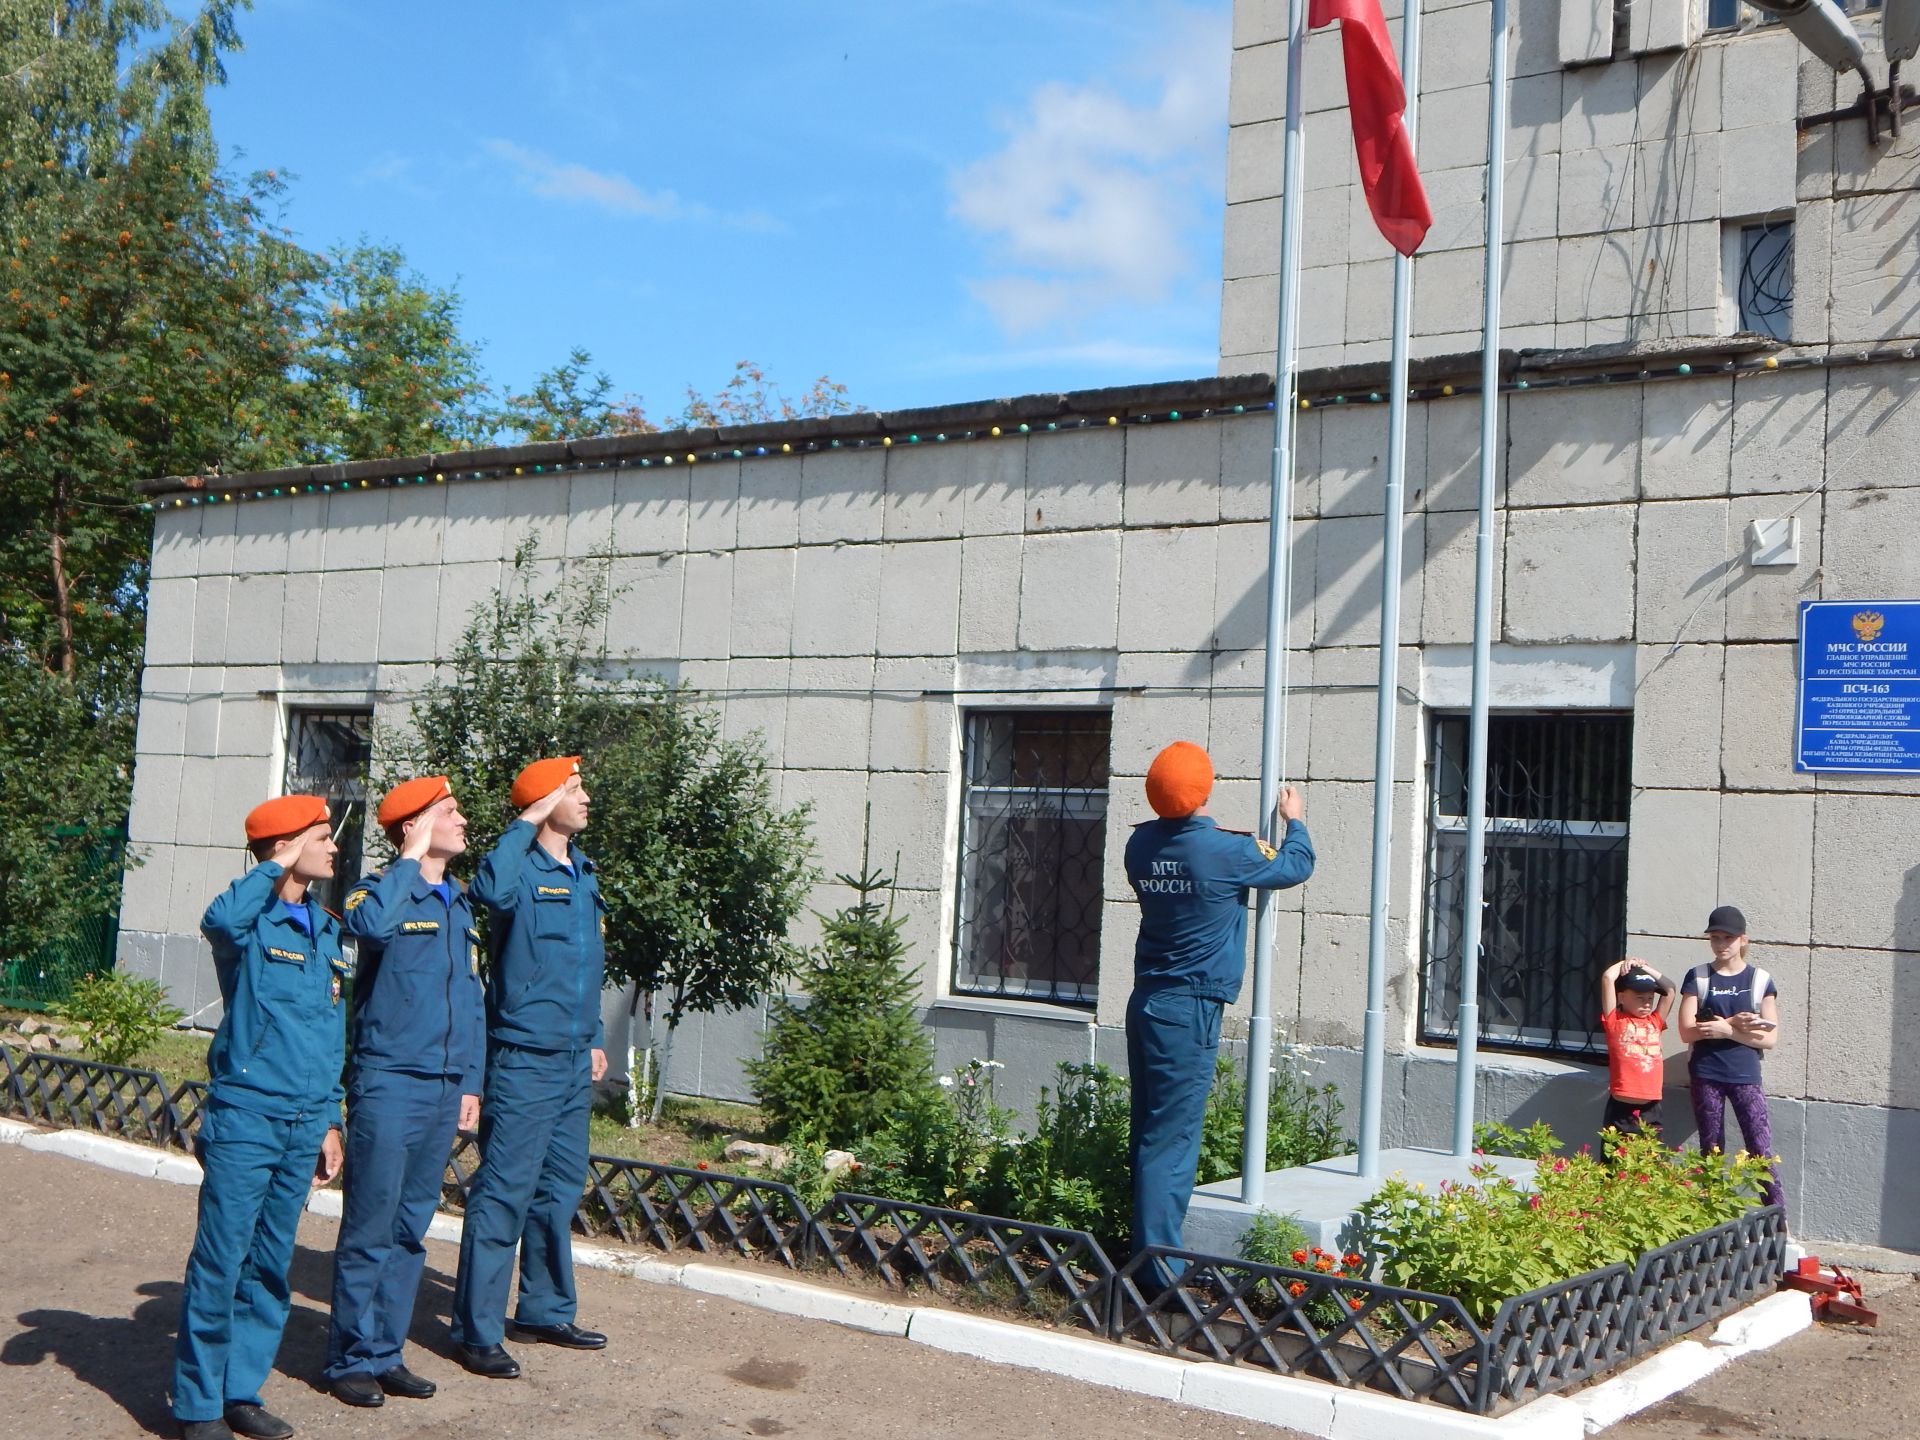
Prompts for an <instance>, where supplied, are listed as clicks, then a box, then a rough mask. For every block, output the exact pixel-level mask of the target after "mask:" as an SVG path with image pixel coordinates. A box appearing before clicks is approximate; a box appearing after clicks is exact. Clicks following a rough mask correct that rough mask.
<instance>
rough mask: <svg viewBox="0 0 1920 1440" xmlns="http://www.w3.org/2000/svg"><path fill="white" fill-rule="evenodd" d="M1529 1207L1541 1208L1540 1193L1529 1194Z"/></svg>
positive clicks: (1532, 1208) (1530, 1208)
mask: <svg viewBox="0 0 1920 1440" xmlns="http://www.w3.org/2000/svg"><path fill="white" fill-rule="evenodd" d="M1527 1208H1528V1209H1529V1210H1538V1209H1539V1208H1540V1197H1539V1196H1538V1195H1529V1196H1528V1197H1527Z"/></svg>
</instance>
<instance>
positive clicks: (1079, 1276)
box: [814, 1191, 1114, 1336]
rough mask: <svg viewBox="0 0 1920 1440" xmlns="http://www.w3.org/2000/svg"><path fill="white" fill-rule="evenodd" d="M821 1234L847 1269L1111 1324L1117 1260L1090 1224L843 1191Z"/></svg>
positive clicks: (1087, 1325)
mask: <svg viewBox="0 0 1920 1440" xmlns="http://www.w3.org/2000/svg"><path fill="white" fill-rule="evenodd" d="M814 1239H815V1243H816V1245H817V1246H818V1250H817V1254H818V1257H819V1258H820V1259H822V1260H824V1261H825V1262H826V1263H827V1264H829V1265H831V1266H832V1267H833V1268H834V1269H835V1270H837V1271H839V1272H840V1273H841V1274H843V1275H844V1274H846V1273H848V1271H849V1270H861V1271H867V1272H871V1273H872V1274H875V1275H878V1276H879V1277H880V1278H881V1279H882V1280H884V1281H886V1283H887V1284H889V1285H894V1286H898V1287H900V1288H903V1289H907V1288H912V1287H913V1286H916V1285H925V1286H926V1287H927V1288H928V1289H929V1290H932V1291H933V1292H934V1293H936V1294H940V1295H955V1294H960V1295H968V1294H970V1295H973V1296H977V1297H978V1298H980V1299H983V1300H987V1301H990V1302H993V1303H997V1304H1002V1305H1006V1306H1009V1307H1011V1308H1014V1309H1018V1310H1022V1311H1024V1312H1026V1313H1028V1314H1031V1315H1038V1316H1040V1317H1042V1318H1044V1319H1046V1320H1048V1321H1051V1322H1052V1323H1055V1324H1061V1325H1074V1326H1078V1327H1080V1328H1082V1329H1085V1330H1090V1331H1092V1332H1093V1333H1094V1334H1096V1335H1100V1336H1106V1335H1108V1334H1109V1333H1110V1329H1111V1318H1110V1314H1109V1302H1110V1296H1111V1294H1112V1291H1113V1275H1114V1270H1113V1262H1111V1261H1110V1260H1108V1259H1107V1257H1106V1253H1105V1252H1104V1251H1103V1250H1101V1248H1100V1246H1099V1244H1098V1242H1096V1241H1095V1240H1094V1238H1093V1237H1092V1236H1091V1235H1089V1234H1087V1233H1086V1232H1085V1231H1084V1230H1063V1229H1060V1228H1058V1227H1056V1226H1052V1225H1034V1224H1030V1223H1029V1222H1027V1221H1024V1220H1006V1219H1001V1218H998V1217H996V1216H992V1215H977V1214H975V1213H973V1212H972V1211H969V1210H946V1209H942V1208H940V1207H939V1206H935V1205H913V1204H908V1203H906V1202H904V1201H899V1200H888V1199H885V1198H883V1197H881V1196H878V1195H854V1194H849V1193H847V1192H845V1191H842V1192H840V1193H838V1194H836V1195H834V1197H833V1198H832V1199H831V1200H829V1201H828V1202H827V1203H826V1205H825V1206H824V1207H823V1208H822V1209H821V1210H820V1212H819V1213H818V1215H817V1217H816V1219H815V1230H814Z"/></svg>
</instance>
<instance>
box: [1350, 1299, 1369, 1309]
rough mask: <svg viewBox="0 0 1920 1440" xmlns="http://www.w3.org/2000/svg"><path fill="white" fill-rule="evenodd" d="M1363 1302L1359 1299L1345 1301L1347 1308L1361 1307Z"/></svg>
mask: <svg viewBox="0 0 1920 1440" xmlns="http://www.w3.org/2000/svg"><path fill="white" fill-rule="evenodd" d="M1364 1303H1365V1302H1363V1301H1360V1300H1349V1301H1347V1308H1348V1309H1349V1310H1358V1309H1359V1308H1360V1307H1361V1305H1362V1304H1364Z"/></svg>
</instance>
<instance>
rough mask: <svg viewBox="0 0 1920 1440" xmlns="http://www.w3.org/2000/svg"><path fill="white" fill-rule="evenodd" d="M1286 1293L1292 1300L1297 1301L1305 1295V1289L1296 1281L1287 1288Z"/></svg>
mask: <svg viewBox="0 0 1920 1440" xmlns="http://www.w3.org/2000/svg"><path fill="white" fill-rule="evenodd" d="M1287 1293H1288V1294H1289V1295H1291V1296H1293V1298H1294V1299H1296V1300H1298V1299H1299V1298H1300V1297H1301V1296H1302V1295H1304V1294H1306V1293H1307V1287H1306V1286H1305V1285H1304V1284H1302V1283H1301V1282H1300V1281H1298V1280H1296V1281H1294V1282H1293V1283H1292V1284H1291V1285H1289V1286H1287Z"/></svg>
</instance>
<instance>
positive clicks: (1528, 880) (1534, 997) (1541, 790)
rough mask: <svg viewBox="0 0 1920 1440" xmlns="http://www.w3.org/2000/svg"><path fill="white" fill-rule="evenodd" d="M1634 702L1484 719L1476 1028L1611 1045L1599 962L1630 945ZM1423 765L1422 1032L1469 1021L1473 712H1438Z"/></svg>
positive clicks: (1510, 1043) (1513, 1043)
mask: <svg viewBox="0 0 1920 1440" xmlns="http://www.w3.org/2000/svg"><path fill="white" fill-rule="evenodd" d="M1632 753H1633V717H1632V716H1631V715H1630V714H1580V713H1564V712H1563V713H1555V714H1546V715H1542V714H1531V715H1526V714H1508V715H1494V716H1491V717H1489V719H1488V725H1487V858H1486V872H1485V884H1486V888H1485V906H1484V910H1483V914H1482V920H1481V936H1480V996H1479V1005H1480V1039H1481V1041H1482V1042H1483V1043H1486V1044H1489V1045H1500V1046H1506V1047H1510V1048H1514V1049H1523V1050H1541V1051H1549V1052H1559V1053H1563V1054H1572V1055H1586V1054H1590V1053H1592V1052H1594V1051H1604V1049H1605V1048H1606V1041H1605V1037H1604V1036H1603V1035H1602V1034H1601V1033H1600V1031H1599V1029H1598V1019H1599V1017H1598V1014H1597V1013H1596V1012H1597V1009H1598V1005H1597V1002H1596V1001H1595V999H1594V996H1595V994H1596V989H1597V985H1598V981H1599V978H1600V972H1601V971H1602V970H1604V969H1605V968H1606V967H1607V966H1608V965H1610V964H1612V963H1613V962H1614V961H1615V960H1618V959H1620V958H1621V956H1622V955H1624V954H1625V953H1626V933H1627V807H1628V804H1629V800H1630V796H1631V784H1632ZM1430 757H1431V758H1430V759H1429V761H1428V767H1427V786H1428V789H1427V795H1428V813H1427V830H1428V849H1427V895H1426V936H1425V956H1424V961H1425V963H1424V965H1423V967H1422V986H1421V988H1422V991H1423V1024H1422V1026H1421V1030H1422V1037H1423V1038H1424V1039H1429V1040H1452V1039H1454V1038H1455V1037H1456V1036H1457V1035H1458V1033H1459V1007H1460V957H1461V948H1460V947H1461V935H1460V932H1461V928H1462V925H1463V923H1464V917H1465V908H1464V907H1465V893H1466V892H1465V883H1466V864H1465V861H1466V851H1467V819H1466V814H1467V717H1466V716H1464V715H1437V716H1435V717H1434V720H1433V737H1432V746H1431V750H1430Z"/></svg>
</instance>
